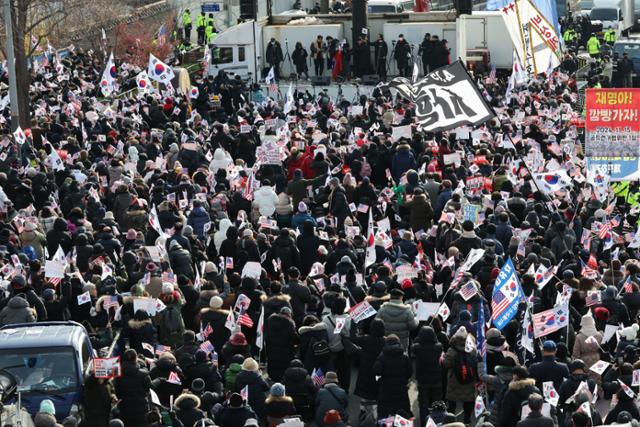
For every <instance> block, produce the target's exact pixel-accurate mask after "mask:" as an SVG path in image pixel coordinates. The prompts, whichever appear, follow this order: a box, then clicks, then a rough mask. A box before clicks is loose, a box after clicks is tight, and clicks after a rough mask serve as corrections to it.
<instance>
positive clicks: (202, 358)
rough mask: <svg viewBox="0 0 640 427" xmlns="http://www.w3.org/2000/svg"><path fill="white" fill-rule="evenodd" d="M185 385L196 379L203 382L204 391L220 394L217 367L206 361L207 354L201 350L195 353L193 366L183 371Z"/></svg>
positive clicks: (220, 386)
mask: <svg viewBox="0 0 640 427" xmlns="http://www.w3.org/2000/svg"><path fill="white" fill-rule="evenodd" d="M185 377H186V380H187V384H191V383H193V380H195V379H196V378H201V379H202V380H203V381H204V387H205V390H206V391H209V392H212V393H216V394H218V395H220V394H221V393H222V388H223V386H222V376H221V375H220V371H219V370H218V367H217V366H215V365H214V364H213V362H211V361H210V360H209V359H208V356H207V353H206V352H205V351H203V350H198V351H196V361H195V364H193V365H191V366H188V367H187V368H186V369H185Z"/></svg>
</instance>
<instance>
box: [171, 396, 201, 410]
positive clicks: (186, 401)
mask: <svg viewBox="0 0 640 427" xmlns="http://www.w3.org/2000/svg"><path fill="white" fill-rule="evenodd" d="M174 406H175V407H176V408H178V409H194V408H199V407H200V398H199V397H198V396H196V395H195V394H190V393H184V394H181V395H180V396H178V398H177V399H176V401H175V402H174Z"/></svg>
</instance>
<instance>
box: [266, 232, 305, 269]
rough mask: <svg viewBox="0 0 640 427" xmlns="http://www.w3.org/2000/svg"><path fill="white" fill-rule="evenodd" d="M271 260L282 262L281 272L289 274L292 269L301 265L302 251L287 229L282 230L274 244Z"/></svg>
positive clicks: (270, 254) (270, 253) (270, 255)
mask: <svg viewBox="0 0 640 427" xmlns="http://www.w3.org/2000/svg"><path fill="white" fill-rule="evenodd" d="M269 258H270V259H271V260H280V268H281V271H286V272H288V271H289V269H290V268H291V267H296V268H297V266H299V265H300V251H299V250H298V247H297V246H296V241H295V240H293V238H292V237H291V234H290V233H289V230H287V229H286V228H283V229H282V230H280V234H279V235H278V237H277V238H276V240H275V241H274V242H273V246H271V251H270V252H269Z"/></svg>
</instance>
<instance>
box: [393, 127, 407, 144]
mask: <svg viewBox="0 0 640 427" xmlns="http://www.w3.org/2000/svg"><path fill="white" fill-rule="evenodd" d="M391 137H392V138H393V140H394V141H398V140H399V139H400V138H407V139H411V125H406V126H396V127H394V128H393V130H392V132H391Z"/></svg>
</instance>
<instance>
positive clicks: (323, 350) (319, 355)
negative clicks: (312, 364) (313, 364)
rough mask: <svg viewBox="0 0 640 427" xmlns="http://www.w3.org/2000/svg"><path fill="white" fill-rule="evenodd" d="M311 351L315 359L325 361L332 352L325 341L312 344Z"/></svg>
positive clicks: (316, 341)
mask: <svg viewBox="0 0 640 427" xmlns="http://www.w3.org/2000/svg"><path fill="white" fill-rule="evenodd" d="M311 351H313V358H314V359H315V360H320V359H324V358H325V357H326V356H328V355H329V353H330V352H331V350H330V349H329V343H327V341H326V340H323V339H320V340H315V341H314V342H313V344H311Z"/></svg>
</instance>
